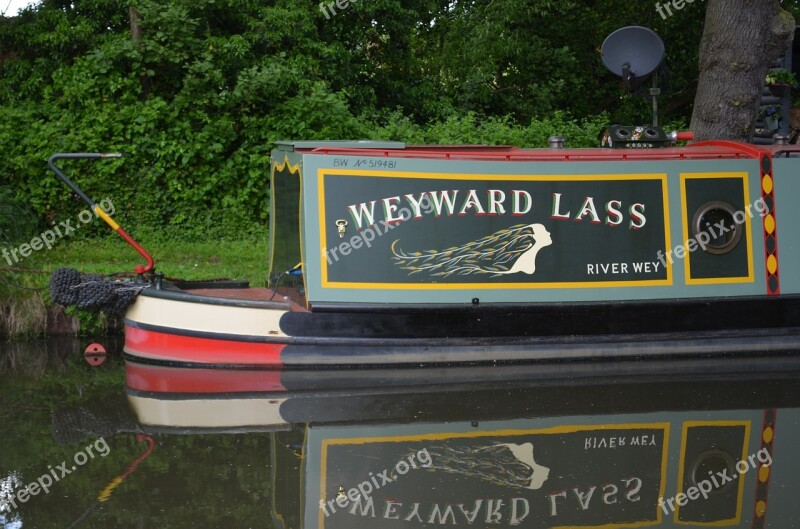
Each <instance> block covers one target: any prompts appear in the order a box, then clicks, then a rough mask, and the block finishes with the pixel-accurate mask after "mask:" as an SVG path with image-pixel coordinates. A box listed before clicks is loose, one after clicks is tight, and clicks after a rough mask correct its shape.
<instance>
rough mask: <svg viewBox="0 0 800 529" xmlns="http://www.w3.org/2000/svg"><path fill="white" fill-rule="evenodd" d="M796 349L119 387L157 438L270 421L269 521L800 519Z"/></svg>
mask: <svg viewBox="0 0 800 529" xmlns="http://www.w3.org/2000/svg"><path fill="white" fill-rule="evenodd" d="M765 360H768V361H765ZM797 362H798V359H797V357H796V356H795V355H785V356H776V357H770V358H768V359H765V358H752V357H751V358H747V357H743V356H740V357H736V358H707V359H701V360H696V359H691V360H690V359H684V360H680V359H678V360H677V361H675V360H672V359H663V360H661V359H653V360H652V361H650V362H640V361H620V362H571V363H551V364H549V365H545V366H534V365H525V366H515V367H512V366H505V367H503V366H499V367H498V366H491V367H488V366H474V367H456V368H453V367H450V368H443V369H442V370H445V369H446V370H447V374H448V377H446V378H444V379H443V378H442V374H443V373H442V372H440V370H438V369H435V368H434V369H431V370H409V369H392V368H387V369H380V370H376V371H381V373H382V374H381V376H380V377H373V376H371V375H370V373H371V371H360V372H359V373H364V374H365V376H364V377H363V378H362V379H360V378H359V377H358V376H354V375H353V373H352V370H349V371H348V370H342V371H340V372H336V371H334V372H333V373H329V372H328V371H327V370H326V371H321V370H318V371H316V372H314V371H311V372H303V373H298V372H295V371H282V372H280V373H279V374H278V375H276V377H277V378H275V379H273V380H272V382H279V383H280V385H281V386H283V387H282V388H280V389H278V388H276V387H274V386H273V387H269V388H268V387H267V385H266V384H265V382H264V379H263V377H262V378H261V379H259V377H257V376H250V374H251V373H252V374H254V375H255V374H256V373H263V371H259V370H230V373H231V376H229V377H226V378H224V379H221V378H220V377H217V376H209V373H204V371H212V370H204V369H191V368H182V367H165V366H152V365H143V364H137V363H128V364H127V365H126V376H127V382H126V392H127V395H128V399H129V402H130V405H131V408H132V409H133V411H134V413H135V414H136V417H137V420H138V422H139V425H140V427H141V429H142V431H144V432H147V433H149V434H151V435H156V434H158V435H159V436H160V437H161V438H162V439H168V436H169V435H176V434H177V435H187V434H189V435H191V434H209V433H216V434H229V433H237V434H240V433H243V432H253V434H254V435H263V434H264V433H268V434H269V435H270V437H271V443H270V445H271V446H270V454H269V455H270V464H269V466H270V469H271V474H270V475H271V477H270V480H269V481H270V483H269V485H268V486H267V485H265V488H266V489H268V490H269V491H270V492H271V496H272V505H271V506H270V507H269V509H268V510H270V511H271V517H272V521H273V524H274V526H275V527H277V528H282V529H289V528H295V529H302V528H319V529H322V528H327V529H334V528H340V527H341V528H350V529H353V528H374V527H386V528H393V527H406V528H416V527H420V528H421V527H431V526H438V525H442V526H445V525H446V526H454V527H469V526H481V527H488V526H491V527H521V528H557V527H571V528H577V527H588V528H607V529H612V528H624V527H627V528H633V527H665V528H666V527H709V526H714V527H720V526H723V527H742V528H743V527H748V528H751V527H758V528H765V527H794V526H795V525H796V523H797V521H798V514H797V512H796V508H795V500H794V497H793V495H794V493H795V492H796V490H797V487H798V485H800V483H799V482H798V478H797V476H796V472H794V469H795V468H796V465H795V463H794V462H795V461H796V457H795V455H794V453H793V448H792V447H793V442H794V441H792V439H795V440H796V439H797V438H798V431H797V424H798V420H800V413H799V412H800V408H798V395H800V393H798V391H797V389H798V388H797V386H798V378H797V367H798V365H797ZM540 367H544V368H543V369H538V368H540ZM213 371H215V372H217V373H218V372H219V371H220V370H213ZM223 371H224V370H223ZM242 373H245V376H235V375H236V374H239V375H241V374H242ZM301 375H302V376H301ZM449 375H452V378H450V376H449ZM412 456H413V457H412ZM373 477H374V480H373Z"/></svg>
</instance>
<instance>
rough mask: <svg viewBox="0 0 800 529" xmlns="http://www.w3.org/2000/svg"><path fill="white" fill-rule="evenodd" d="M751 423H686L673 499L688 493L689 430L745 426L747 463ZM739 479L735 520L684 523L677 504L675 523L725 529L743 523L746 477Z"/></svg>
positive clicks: (673, 515)
mask: <svg viewBox="0 0 800 529" xmlns="http://www.w3.org/2000/svg"><path fill="white" fill-rule="evenodd" d="M751 422H752V421H684V423H683V427H682V432H681V455H680V457H679V459H678V489H677V491H676V492H675V496H673V498H675V497H677V496H678V494H680V493H685V492H686V491H682V490H681V488H682V487H683V467H684V466H685V464H684V463H685V461H684V458H685V457H686V439H687V437H688V435H689V428H692V427H698V426H744V437H743V439H742V457H741V459H740V461H746V460H747V449H748V447H749V446H750V426H751ZM737 479H738V480H739V494H738V498H737V500H736V504H737V509H736V516H735V517H734V518H728V519H725V520H717V521H715V522H684V521H682V520H680V519H679V513H680V505H678V503H677V502H676V503H675V512H674V513H673V514H672V521H673V523H674V524H675V525H691V526H703V527H725V526H729V525H739V522H740V521H741V518H742V500H743V498H744V481H745V480H744V475H740V476H739V477H738V478H737ZM662 497H663V496H662ZM659 508H660V507H659Z"/></svg>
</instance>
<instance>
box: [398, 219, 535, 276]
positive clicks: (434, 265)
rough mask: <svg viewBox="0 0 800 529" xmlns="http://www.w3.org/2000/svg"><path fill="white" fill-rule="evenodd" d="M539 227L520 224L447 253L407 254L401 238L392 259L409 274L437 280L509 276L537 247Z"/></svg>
mask: <svg viewBox="0 0 800 529" xmlns="http://www.w3.org/2000/svg"><path fill="white" fill-rule="evenodd" d="M535 226H541V225H537V224H517V225H515V226H511V227H510V228H505V229H502V230H500V231H497V232H495V233H493V234H491V235H487V236H486V237H483V238H481V239H478V240H477V241H472V242H468V243H466V244H462V245H461V246H454V247H452V248H447V249H445V250H424V251H421V252H407V251H405V250H403V249H402V248H400V246H399V244H398V243H399V242H400V239H398V240H396V241H394V242H393V243H392V253H393V254H394V257H392V260H393V261H394V262H395V264H396V265H398V266H399V267H400V268H402V269H403V270H409V275H414V274H429V275H431V276H433V277H441V278H446V277H450V276H469V275H477V274H492V275H494V276H495V277H496V276H499V275H503V274H507V273H509V272H510V271H511V267H512V266H513V265H514V263H515V262H516V261H517V259H519V257H520V256H521V255H522V254H524V253H525V252H526V251H528V250H530V249H531V248H532V247H533V245H534V242H535V241H534V239H535V233H536V228H535Z"/></svg>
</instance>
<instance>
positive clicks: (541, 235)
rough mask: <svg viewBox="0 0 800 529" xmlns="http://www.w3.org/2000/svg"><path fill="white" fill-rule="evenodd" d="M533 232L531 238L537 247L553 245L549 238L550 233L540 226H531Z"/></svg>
mask: <svg viewBox="0 0 800 529" xmlns="http://www.w3.org/2000/svg"><path fill="white" fill-rule="evenodd" d="M531 229H532V230H533V238H534V239H536V243H537V244H538V245H539V246H550V245H551V244H553V239H552V238H551V237H550V232H549V231H547V229H546V228H545V227H544V226H542V225H541V224H531Z"/></svg>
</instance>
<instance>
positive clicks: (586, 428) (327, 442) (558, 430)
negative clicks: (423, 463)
mask: <svg viewBox="0 0 800 529" xmlns="http://www.w3.org/2000/svg"><path fill="white" fill-rule="evenodd" d="M636 429H642V430H647V429H649V430H661V431H662V432H663V441H664V442H663V445H662V447H661V483H660V484H659V488H658V496H659V498H663V497H664V491H665V490H666V485H667V455H668V454H669V430H670V423H668V422H658V423H641V424H636V423H622V424H588V425H575V426H552V427H550V428H540V429H524V430H522V429H520V430H517V429H505V430H494V431H485V432H447V433H428V434H417V435H396V436H382V437H353V438H339V439H322V445H321V450H322V452H321V454H320V467H321V468H320V483H319V487H320V488H319V494H320V500H324V499H325V498H324V494H325V478H326V474H327V469H328V447H329V446H334V445H347V444H350V445H358V444H369V443H387V442H402V441H442V440H449V439H459V438H467V439H470V438H476V437H509V436H512V435H529V434H537V435H553V434H562V433H576V432H593V431H603V430H636ZM317 503H319V502H317ZM654 508H655V515H656V519H655V520H642V521H633V522H620V523H611V524H605V525H580V526H576V525H570V526H554V527H553V528H552V529H570V528H573V529H574V528H580V529H617V528H622V527H648V526H651V525H660V524H661V521H662V509H661V507H659V505H658V504H655V505H654ZM318 520H319V522H318V525H317V526H318V527H320V529H324V527H325V515H324V513H323V511H322V509H319V516H318Z"/></svg>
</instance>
